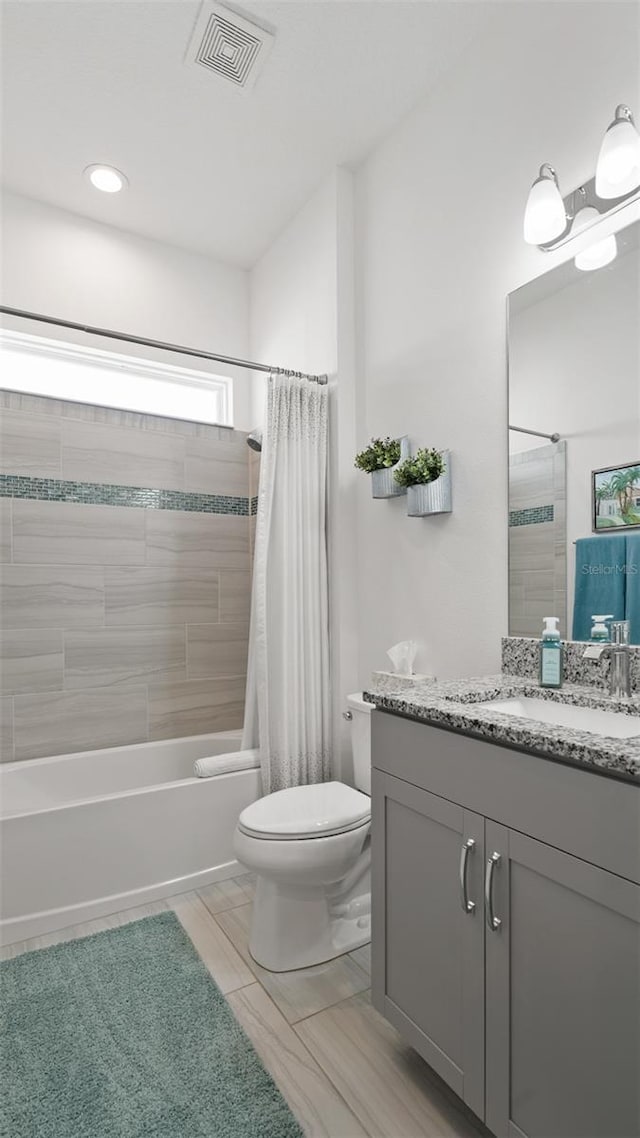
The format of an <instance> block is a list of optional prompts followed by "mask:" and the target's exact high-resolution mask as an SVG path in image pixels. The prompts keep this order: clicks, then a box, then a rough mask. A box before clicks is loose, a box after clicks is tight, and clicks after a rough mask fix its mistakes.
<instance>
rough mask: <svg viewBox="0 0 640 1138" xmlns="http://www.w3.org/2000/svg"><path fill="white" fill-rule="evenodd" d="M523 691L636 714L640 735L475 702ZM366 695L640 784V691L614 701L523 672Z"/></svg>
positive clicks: (428, 719) (438, 723) (388, 706)
mask: <svg viewBox="0 0 640 1138" xmlns="http://www.w3.org/2000/svg"><path fill="white" fill-rule="evenodd" d="M519 696H529V697H531V698H534V699H547V700H552V701H554V702H557V703H569V704H573V705H574V706H576V705H578V706H580V707H593V708H598V709H601V710H607V711H619V712H623V713H624V714H626V715H637V716H638V734H637V736H632V738H630V739H612V738H609V737H604V736H601V735H595V734H593V733H592V732H587V731H579V730H577V729H575V728H573V727H558V726H556V725H555V724H554V725H550V724H548V723H538V722H536V721H535V720H531V719H521V718H520V717H519V716H515V715H505V714H504V713H501V712H496V711H487V710H485V709H482V708H479V707H477V706H476V705H477V704H478V703H482V702H484V701H488V700H494V699H513V698H517V697H519ZM364 698H365V699H366V700H367V701H368V702H369V703H374V704H376V706H377V707H379V708H380V710H382V711H395V712H397V713H398V714H401V715H404V716H407V717H409V718H410V719H416V720H421V721H424V722H425V723H430V724H432V725H433V726H435V727H448V728H450V729H452V730H457V731H463V732H466V733H467V734H473V735H479V736H481V737H482V738H484V739H487V740H489V741H491V742H494V743H502V744H507V745H509V744H511V745H512V746H514V747H520V748H522V749H523V750H526V751H530V752H532V753H534V754H539V755H542V756H545V757H548V758H553V759H560V760H563V759H564V760H566V761H567V762H571V763H579V764H582V765H584V766H588V767H590V768H591V769H593V770H597V771H599V772H601V773H603V774H616V775H622V776H623V777H625V778H627V779H629V778H631V779H632V780H634V781H637V782H638V785H640V695H634V696H633V697H632V699H631V700H614V699H611V698H610V697H609V696H607V695H605V694H604V693H603V692H601V691H598V690H596V689H594V688H593V687H586V686H585V687H582V686H580V685H578V684H565V685H564V687H562V688H561V689H560V690H559V691H555V690H553V689H549V688H541V687H539V685H538V684H537V683H535V682H534V681H533V680H531V679H526V678H523V677H521V676H510V675H498V676H481V677H478V678H472V679H464V680H448V681H443V682H440V683H436V682H434V683H432V684H429V685H425V684H421V685H420V690H418V691H415V692H414V691H411V692H408V691H403V692H396V693H393V692H386V693H383V692H365V693H364Z"/></svg>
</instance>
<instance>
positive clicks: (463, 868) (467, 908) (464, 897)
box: [460, 838, 476, 913]
mask: <svg viewBox="0 0 640 1138" xmlns="http://www.w3.org/2000/svg"><path fill="white" fill-rule="evenodd" d="M475 844H476V843H475V840H474V839H473V838H469V839H468V841H466V842H464V844H463V846H462V849H461V851H460V904H461V905H462V909H463V911H464V912H465V913H473V910H474V909H475V907H476V903H475V901H470V900H469V894H468V892H467V862H468V861H469V854H470V853H471V850H472V849H473V847H474V846H475Z"/></svg>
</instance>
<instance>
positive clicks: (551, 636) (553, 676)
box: [540, 616, 563, 688]
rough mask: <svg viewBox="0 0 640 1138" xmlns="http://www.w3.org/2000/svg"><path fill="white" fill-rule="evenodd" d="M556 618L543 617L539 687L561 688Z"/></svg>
mask: <svg viewBox="0 0 640 1138" xmlns="http://www.w3.org/2000/svg"><path fill="white" fill-rule="evenodd" d="M559 623H560V620H559V618H558V617H557V616H545V618H544V629H543V631H542V640H541V641H540V687H541V688H561V687H562V656H563V652H562V644H561V642H560V631H559V629H558V625H559Z"/></svg>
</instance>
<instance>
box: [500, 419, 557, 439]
mask: <svg viewBox="0 0 640 1138" xmlns="http://www.w3.org/2000/svg"><path fill="white" fill-rule="evenodd" d="M509 430H510V431H518V432H519V433H520V434H521V435H537V437H538V438H539V439H551V442H552V443H559V442H560V435H559V434H558V432H557V431H554V433H553V434H552V435H545V433H544V431H528V430H527V428H526V427H512V426H511V423H509Z"/></svg>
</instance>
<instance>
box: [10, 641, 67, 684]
mask: <svg viewBox="0 0 640 1138" xmlns="http://www.w3.org/2000/svg"><path fill="white" fill-rule="evenodd" d="M62 664H63V653H62V632H61V630H60V629H57V628H46V629H40V628H13V629H5V630H4V631H3V632H2V633H1V634H0V690H1V691H2V692H4V693H5V694H6V695H15V694H16V693H18V692H37V691H61V690H62V686H63V685H62V678H63V673H62Z"/></svg>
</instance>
